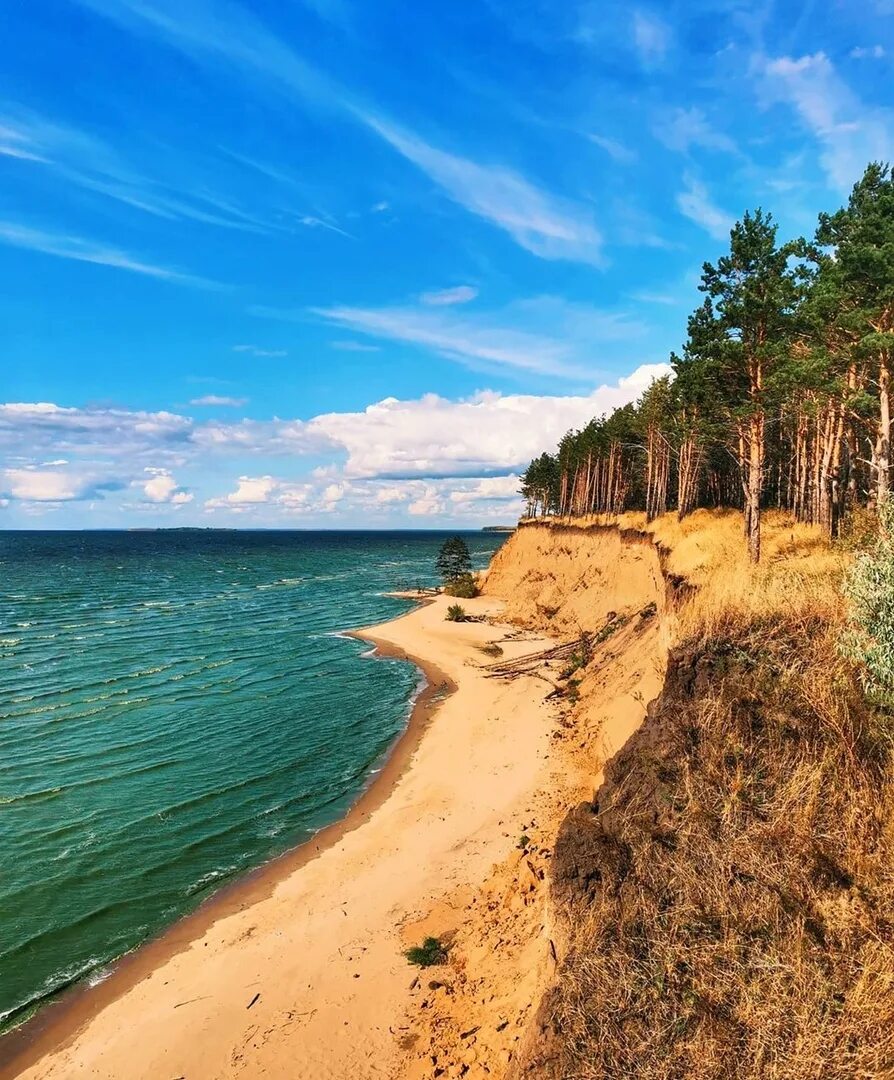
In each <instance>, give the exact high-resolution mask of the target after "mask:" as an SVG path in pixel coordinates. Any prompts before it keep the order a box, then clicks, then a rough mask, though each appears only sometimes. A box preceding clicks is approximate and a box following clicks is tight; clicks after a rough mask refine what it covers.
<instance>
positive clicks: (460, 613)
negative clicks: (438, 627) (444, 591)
mask: <svg viewBox="0 0 894 1080" xmlns="http://www.w3.org/2000/svg"><path fill="white" fill-rule="evenodd" d="M444 618H445V619H446V620H447V622H465V621H466V609H465V608H464V607H463V606H462V605H461V604H451V605H450V607H449V608H447V614H446V615H445V616H444Z"/></svg>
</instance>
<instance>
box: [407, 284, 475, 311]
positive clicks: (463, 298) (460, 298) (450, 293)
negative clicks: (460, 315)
mask: <svg viewBox="0 0 894 1080" xmlns="http://www.w3.org/2000/svg"><path fill="white" fill-rule="evenodd" d="M477 295H478V290H477V289H476V288H474V286H472V285H457V286H456V287H455V288H452V289H437V290H435V291H433V292H424V293H423V294H422V296H420V297H419V299H420V300H421V301H422V303H423V304H428V305H429V306H430V307H450V306H451V305H452V304H468V303H469V302H470V301H472V300H474V299H475V297H476V296H477Z"/></svg>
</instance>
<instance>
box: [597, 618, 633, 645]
mask: <svg viewBox="0 0 894 1080" xmlns="http://www.w3.org/2000/svg"><path fill="white" fill-rule="evenodd" d="M629 621H630V616H629V615H617V616H616V617H615V618H614V619H611V620H609V622H607V623H606V624H605V626H603V627H602V629H601V630H599V631H598V632H597V633H596V634H594V635H593V644H594V645H601V644H602V643H603V641H608V639H609V638H610V637H611V636H612V634H615V633H617V632H618V631H619V630H620V629H621V627H622V626H626V625H627V623H628V622H629Z"/></svg>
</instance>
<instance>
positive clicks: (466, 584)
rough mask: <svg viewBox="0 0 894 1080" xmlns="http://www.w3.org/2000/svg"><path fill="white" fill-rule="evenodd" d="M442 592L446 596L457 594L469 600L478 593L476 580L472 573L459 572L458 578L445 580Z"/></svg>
mask: <svg viewBox="0 0 894 1080" xmlns="http://www.w3.org/2000/svg"><path fill="white" fill-rule="evenodd" d="M444 592H445V593H446V594H447V595H448V596H458V597H460V599H462V600H471V599H472V598H473V597H475V596H477V595H478V582H477V581H476V580H475V577H474V575H472V574H461V575H460V576H459V577H458V578H454V579H453V580H452V581H448V582H447V584H446V585H445V586H444Z"/></svg>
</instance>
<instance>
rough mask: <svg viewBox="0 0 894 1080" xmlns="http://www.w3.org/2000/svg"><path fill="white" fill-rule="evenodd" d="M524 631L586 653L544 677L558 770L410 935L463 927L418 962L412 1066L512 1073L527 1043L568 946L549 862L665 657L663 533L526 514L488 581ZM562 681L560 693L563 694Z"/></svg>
mask: <svg viewBox="0 0 894 1080" xmlns="http://www.w3.org/2000/svg"><path fill="white" fill-rule="evenodd" d="M484 591H485V593H486V594H487V595H488V596H492V597H495V598H499V599H501V600H503V601H505V603H506V605H507V607H506V613H505V616H501V617H503V618H507V617H508V620H509V621H511V622H513V623H515V624H516V625H517V626H518V627H519V628H520V632H524V631H525V630H529V629H536V630H538V631H547V632H548V633H549V635H550V637H552V638H554V639H558V640H560V641H566V642H571V641H575V640H578V639H581V638H582V637H583V636H584V635H586V638H587V644H586V646H585V647H584V648H582V649H579V650H578V654H577V655H576V656H574V655H572V657H571V658H569V657H568V656H567V655H565V656H562V657H559V658H546V659H544V660H543V661H542V662H541V663H540V665H539V669H538V674H539V675H540V676H541V678H542V679H544V680H545V682H544V687H543V689H544V694H545V695H546V696H549V697H550V698H551V700H552V701H553V702H554V703H555V708H556V710H557V712H558V720H557V726H556V732H555V736H554V745H553V750H552V751H551V753H550V762H549V765H550V767H549V780H548V783H547V784H545V785H544V786H543V787H542V788H540V789H539V790H538V791H537V792H536V793H535V794H534V796H533V797H532V799H531V800H530V804H529V806H528V808H527V812H526V814H525V815H524V817H523V818H521V819H519V820H513V821H506V822H505V828H506V832H507V835H508V836H511V837H517V838H518V840H517V844H518V846H517V848H516V851H515V853H514V854H513V855H512V856H511V857H510V858H509V859H508V860H506V861H505V862H503V863H502V864H499V865H495V866H494V868H493V873H492V875H491V877H490V879H489V880H488V881H487V883H486V885H485V886H484V887H483V888H482V889H479V890H476V891H474V892H466V893H462V892H458V893H457V894H456V896H455V897H454V898H453V899H452V900H451V901H450V902H449V903H448V904H447V905H446V907H445V908H444V909H442V910H435V911H433V912H432V913H431V915H430V917H429V918H428V919H427V920H425V921H423V922H422V923H420V924H419V925H418V926H417V927H412V928H410V933H409V934H408V937H407V940H408V941H412V940H418V939H419V938H420V937H421V936H422V935H423V934H424V933H429V932H437V931H438V928H439V927H440V926H448V925H449V926H451V927H457V926H458V927H459V928H458V929H456V930H455V931H454V932H453V934H452V938H451V941H452V943H451V949H450V954H449V956H450V959H449V963H448V965H446V966H445V967H438V968H436V969H430V972H426V971H423V972H421V973H420V978H419V982H418V985H417V986H416V988H415V990H414V993H415V1000H414V1005H413V1008H412V1010H411V1012H410V1014H409V1015H408V1016H407V1018H406V1020H405V1023H404V1025H403V1026H402V1031H401V1040H402V1044H403V1045H404V1046H405V1048H406V1049H407V1060H406V1063H405V1066H404V1071H403V1072H402V1073H400V1074H399V1075H401V1076H406V1077H409V1078H411V1080H413V1078H416V1080H422V1078H429V1077H436V1076H449V1077H454V1076H455V1077H484V1076H502V1075H504V1074H505V1073H506V1070H507V1068H509V1067H511V1066H512V1064H513V1062H514V1060H515V1058H516V1057H517V1055H518V1054H519V1052H520V1049H521V1047H522V1046H523V1044H524V1040H525V1033H526V1031H528V1029H529V1028H531V1027H532V1025H531V1021H532V1019H533V1017H534V1014H535V1012H536V1009H537V1006H538V1004H539V1002H540V999H541V997H542V994H543V992H544V990H545V989H546V987H547V986H548V984H549V983H550V981H551V980H552V978H553V976H554V974H555V970H556V963H557V961H558V960H560V959H561V957H562V955H563V953H564V949H565V945H564V941H563V933H564V931H563V930H562V927H561V923H559V924H557V923H556V921H555V920H554V918H553V912H552V910H551V905H550V900H549V892H550V890H549V879H550V865H551V860H552V851H553V845H554V842H555V839H556V836H557V833H558V830H559V826H560V823H561V821H562V819H563V818H564V817H565V815H566V813H567V812H568V810H569V808H570V807H572V806H574V805H576V804H577V803H579V802H580V801H581V800H582V799H589V798H592V796H593V792H594V791H595V790H596V788H597V787H598V786H599V784H600V782H601V773H602V767H603V764H604V762H605V761H606V760H607V759H608V758H609V757H610V756H611V755H612V754H613V753H615V752H616V751H617V750H618V749H619V748H620V747H621V746H623V744H624V743H625V742H626V740H627V739H628V738H629V736H630V735H631V734H632V733H633V732H634V731H636V729H637V728H638V726H639V725H640V724H641V722H642V720H643V718H644V716H645V712H646V706H647V705H648V703H649V702H650V701H651V700H652V699H653V698H655V697H656V696H657V694H658V693H659V691H660V688H661V684H662V680H663V675H664V668H665V662H666V637H667V633H666V628H665V608H666V601H665V595H666V586H665V581H664V577H663V574H662V568H661V564H660V558H659V552H658V549H657V547H656V546H655V545H654V544H653V543H652V541H651V538H645V539H644V538H643V537H642V535H641V534H637V533H634V532H628V533H626V534H622V533H621V532H620V531H619V530H618V529H616V528H604V527H593V528H589V529H586V530H582V529H579V528H565V527H561V526H548V525H539V524H538V525H526V526H524V527H523V528H520V529H519V530H518V532H517V533H516V534H515V535H514V536H513V537H512V538H511V539H510V540H509V541H507V543H506V544H505V545H504V546H503V548H502V549H501V550H500V552H499V553H498V554H497V556H496V557H495V559H494V561H493V563H492V565H491V569H490V571H489V573H488V577H487V582H486V585H485V590H484ZM557 690H558V692H557Z"/></svg>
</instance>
